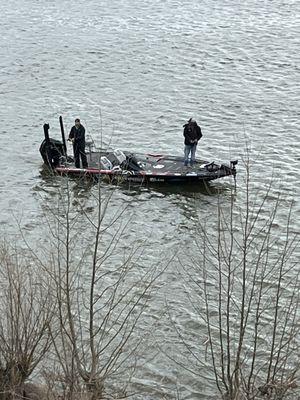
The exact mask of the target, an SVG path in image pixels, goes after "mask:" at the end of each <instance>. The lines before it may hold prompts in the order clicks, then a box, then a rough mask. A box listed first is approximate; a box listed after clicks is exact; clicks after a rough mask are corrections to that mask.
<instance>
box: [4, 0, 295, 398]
mask: <svg viewBox="0 0 300 400" xmlns="http://www.w3.org/2000/svg"><path fill="white" fill-rule="evenodd" d="M0 13H1V16H2V22H1V25H0V36H1V46H0V72H1V74H0V94H1V96H0V109H1V110H2V114H1V115H2V124H1V132H0V135H1V136H0V138H1V158H0V165H1V174H2V179H1V182H0V194H1V198H0V209H1V212H0V223H1V231H2V232H1V233H2V234H5V235H9V237H11V238H14V237H15V236H16V235H17V234H18V231H19V230H18V229H19V228H18V227H17V225H18V223H17V222H19V223H20V225H21V227H22V228H24V229H25V230H26V232H27V233H28V237H29V238H30V239H31V240H32V241H33V242H34V241H37V242H39V241H40V240H41V236H42V235H43V234H44V228H42V227H41V225H40V223H41V218H42V215H43V214H44V212H45V203H47V205H54V204H55V202H56V197H55V193H56V191H57V188H58V187H59V185H60V181H59V182H58V181H57V180H56V179H52V178H50V179H49V178H48V179H47V178H45V177H44V176H43V175H42V174H41V170H42V162H41V158H40V155H39V152H38V148H39V144H40V142H41V140H42V136H43V132H42V125H43V123H44V122H49V123H50V126H51V136H53V137H57V138H59V124H58V116H59V115H62V116H63V117H64V121H65V125H66V129H67V130H69V129H70V127H71V125H72V123H73V120H74V118H75V117H78V116H79V117H80V118H81V120H82V123H83V124H84V125H85V127H86V129H87V132H88V134H89V135H91V136H92V138H93V139H94V140H95V141H96V142H97V143H101V142H104V143H105V144H110V145H111V146H112V147H118V148H124V149H132V150H138V151H153V150H154V151H162V152H165V153H167V152H169V153H173V154H177V155H180V154H182V152H183V140H182V139H183V137H182V125H183V124H184V123H185V121H186V120H187V119H188V118H189V117H191V116H193V117H194V118H196V119H197V121H198V123H199V124H200V125H201V127H202V132H203V139H202V140H201V142H200V144H199V146H198V150H197V152H198V155H199V156H201V157H204V158H207V159H209V160H216V161H218V160H224V161H228V160H230V159H239V160H240V164H239V170H238V177H237V194H236V201H237V202H239V201H241V199H243V196H244V181H243V177H244V172H245V170H244V167H243V165H242V163H241V160H242V158H243V156H244V155H245V149H246V148H249V149H250V159H251V162H252V164H253V169H252V176H253V178H252V179H253V183H254V186H255V187H256V188H258V187H265V186H266V184H267V182H268V181H269V180H270V179H271V178H272V177H273V178H274V179H275V180H276V181H277V182H280V184H281V186H280V187H281V189H280V190H281V191H282V194H283V195H286V196H287V197H288V198H290V199H291V198H294V200H295V205H294V212H295V218H293V229H294V231H296V232H298V231H299V215H300V202H299V195H300V191H299V182H300V170H299V164H300V144H299V143H300V142H299V109H300V101H299V93H300V87H299V82H300V70H299V68H300V56H299V54H300V51H299V34H300V26H299V24H300V20H299V15H300V3H299V1H293V0H290V1H285V0H275V1H258V0H250V1H247V2H236V1H233V0H225V1H220V0H217V1H210V0H204V1H196V0H190V1H187V0H183V1H179V0H165V1H161V0H153V1H136V0H118V1H117V0H111V1H106V0H104V1H101V2H99V1H95V0H86V1H82V0H78V1H76V2H75V1H68V0H60V1H58V0H56V1H55V0H53V1H51V0H47V1H43V2H41V1H34V0H16V1H15V2H14V4H13V5H12V4H10V3H9V2H4V1H2V2H1V3H0ZM232 186H233V183H232V181H231V180H228V181H223V182H221V183H214V184H212V185H210V186H209V188H208V189H207V188H204V187H203V188H200V189H197V190H196V189H193V188H176V187H164V188H160V187H154V188H151V189H149V188H144V189H140V188H127V187H120V188H118V187H115V190H114V195H113V198H112V204H113V207H118V206H120V205H124V204H128V206H129V208H130V212H131V213H132V215H133V217H132V218H133V220H132V224H131V227H130V232H129V233H128V235H129V237H132V238H135V237H138V236H142V237H143V238H148V243H149V249H148V250H147V251H148V253H147V259H146V260H145V261H144V262H145V265H150V264H151V265H152V264H155V263H158V262H159V260H160V259H161V258H162V255H163V258H168V257H170V256H171V255H172V254H173V253H174V249H175V248H176V249H181V248H189V246H190V242H191V236H192V235H194V232H195V225H196V221H197V218H198V215H199V214H200V215H202V216H203V215H206V216H207V217H208V219H209V216H210V215H213V214H214V213H215V210H216V206H217V204H218V196H217V192H219V189H220V193H221V199H222V202H223V204H224V205H225V206H226V205H228V206H229V204H230V200H229V192H230V189H231V188H232ZM93 190H94V189H93V188H87V187H77V185H76V184H75V183H74V187H73V196H74V199H77V201H78V202H81V201H82V202H83V204H85V203H86V204H89V207H90V211H91V212H93V209H94V204H93V198H92V195H91V193H93ZM109 190H111V189H108V188H104V191H109ZM195 205H196V210H197V211H196V210H195ZM264 207H265V211H266V213H267V212H268V202H266V204H265V206H264ZM287 212H288V211H287V209H281V210H280V213H279V217H278V221H277V223H278V226H279V227H280V226H281V225H283V224H284V221H285V217H286V214H287ZM208 229H210V230H211V232H213V229H214V225H213V223H212V224H211V226H209V227H208ZM124 246H125V247H126V241H125V242H124ZM166 299H168V301H169V302H170V304H172V305H174V309H177V310H178V319H179V321H180V324H181V326H185V327H186V330H188V332H189V333H190V334H191V335H193V334H194V332H195V331H196V330H197V329H199V327H198V325H197V324H198V322H197V318H196V316H195V315H193V312H194V311H193V310H191V309H188V307H187V305H186V302H185V301H186V300H185V299H186V289H185V288H184V285H183V283H182V282H180V281H178V280H176V273H175V271H174V270H168V272H166V274H165V277H164V278H163V280H162V282H161V283H160V287H159V288H158V290H157V294H156V296H154V297H153V299H152V300H151V306H150V309H149V315H151V316H152V317H153V318H154V319H157V318H158V316H159V315H160V313H161V312H162V308H163V306H164V303H165V300H166ZM169 329H170V327H166V326H164V325H163V324H161V325H159V324H158V326H157V331H156V340H158V341H159V342H160V343H161V346H162V347H163V348H164V351H166V352H167V349H169V348H170V346H171V347H172V346H173V345H174V346H175V348H176V340H175V337H176V335H174V334H170V332H169ZM200 330H201V328H200ZM175 351H176V350H175ZM148 352H149V353H150V354H154V353H153V349H152V350H151V349H150V350H149V349H148ZM162 354H163V352H162V353H160V355H155V357H154V358H153V359H151V361H148V362H145V364H144V367H143V372H144V373H143V374H142V378H140V381H139V382H137V387H138V389H139V391H140V392H141V393H143V394H142V395H141V396H144V397H141V398H147V396H149V398H154V397H155V398H167V397H163V396H169V398H174V397H175V396H176V390H177V389H178V388H180V393H181V398H185V399H195V398H205V396H207V397H209V395H211V393H213V392H210V389H207V384H206V377H205V376H202V377H201V378H199V377H197V379H195V377H193V376H192V375H190V374H189V373H188V372H187V371H186V370H181V369H180V367H179V366H178V365H177V366H176V365H175V366H174V365H173V364H172V363H171V361H170V360H169V359H168V358H167V357H164V356H162ZM148 356H149V354H148V353H147V351H146V350H145V355H144V357H145V359H147V357H148ZM176 388H177V389H176Z"/></svg>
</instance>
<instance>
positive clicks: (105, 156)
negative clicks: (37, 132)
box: [40, 117, 237, 183]
mask: <svg viewBox="0 0 300 400" xmlns="http://www.w3.org/2000/svg"><path fill="white" fill-rule="evenodd" d="M60 126H61V134H62V141H59V140H56V139H52V138H50V137H49V124H44V135H45V139H44V140H43V142H42V144H41V146H40V153H41V156H42V158H43V160H44V163H45V164H46V165H47V166H48V167H49V168H51V170H53V171H54V172H56V173H58V174H61V175H73V176H89V177H93V178H96V179H97V178H99V177H107V178H108V180H110V181H112V180H113V181H117V182H123V181H129V182H137V183H149V182H150V183H151V182H170V183H172V182H174V183H197V182H199V183H200V182H204V181H211V180H214V179H219V178H223V177H225V176H230V175H231V176H233V177H235V175H236V164H237V160H235V161H230V162H229V163H228V164H223V163H222V164H219V163H215V162H214V161H204V160H199V159H197V160H196V162H195V163H194V164H193V166H188V167H187V166H184V164H183V159H182V157H178V156H172V155H164V154H156V153H147V154H139V153H132V152H130V151H126V150H120V149H115V150H103V149H96V148H95V147H94V146H93V142H86V148H88V151H87V152H86V153H87V160H88V167H87V168H76V167H75V164H74V159H73V158H72V157H70V156H68V155H67V146H66V141H65V135H64V128H63V123H62V118H61V117H60Z"/></svg>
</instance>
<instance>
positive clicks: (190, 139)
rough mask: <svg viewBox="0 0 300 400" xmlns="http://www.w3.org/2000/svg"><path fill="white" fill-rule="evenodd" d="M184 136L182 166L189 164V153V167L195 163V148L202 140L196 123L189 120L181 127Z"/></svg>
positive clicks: (191, 119)
mask: <svg viewBox="0 0 300 400" xmlns="http://www.w3.org/2000/svg"><path fill="white" fill-rule="evenodd" d="M183 127H184V130H183V136H184V165H185V166H187V165H188V162H189V154H190V153H191V166H192V165H193V164H194V162H195V161H196V158H195V157H196V148H197V144H198V141H199V140H200V139H201V138H202V132H201V128H200V126H198V124H197V122H196V121H195V120H194V119H193V118H190V119H189V120H188V122H187V124H184V125H183Z"/></svg>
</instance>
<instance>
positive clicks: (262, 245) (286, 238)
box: [168, 160, 300, 400]
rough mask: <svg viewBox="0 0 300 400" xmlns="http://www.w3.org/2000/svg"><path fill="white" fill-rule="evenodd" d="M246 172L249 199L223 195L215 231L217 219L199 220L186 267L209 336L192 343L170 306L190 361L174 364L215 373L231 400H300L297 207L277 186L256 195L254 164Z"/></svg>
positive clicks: (183, 267)
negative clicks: (294, 226) (294, 209)
mask: <svg viewBox="0 0 300 400" xmlns="http://www.w3.org/2000/svg"><path fill="white" fill-rule="evenodd" d="M244 165H245V176H246V179H245V185H244V188H245V192H244V198H243V200H241V198H239V199H238V200H237V199H236V194H235V192H234V191H233V192H232V193H231V195H230V196H229V201H224V196H220V197H219V201H218V204H217V207H216V212H215V220H214V221H215V225H214V228H212V218H213V215H210V218H211V219H210V221H209V222H208V221H207V220H206V218H205V217H203V216H201V215H200V217H199V221H198V227H197V234H196V235H195V241H194V243H193V246H194V247H193V249H192V250H191V249H190V250H191V252H190V251H188V252H187V254H185V255H184V256H183V257H181V258H180V260H179V261H180V265H181V276H182V279H183V281H184V282H185V285H186V287H187V288H188V292H189V293H190V295H189V300H190V307H191V309H192V310H193V312H194V313H195V314H196V315H197V316H198V319H199V323H200V324H201V326H202V328H203V329H202V330H201V331H199V332H198V339H197V340H196V342H192V341H191V340H190V338H188V337H187V334H186V332H184V330H183V329H182V327H181V326H179V325H178V324H177V323H176V318H174V310H171V309H170V307H168V312H169V316H170V320H171V321H172V324H173V327H174V329H175V330H176V332H177V334H178V335H179V336H180V338H181V343H182V345H184V349H185V354H186V357H187V358H186V360H183V359H182V358H175V357H172V358H173V360H174V361H175V362H176V363H177V364H178V365H180V366H181V367H182V368H185V369H186V370H188V371H189V372H190V373H192V374H195V376H198V377H199V376H202V377H203V374H204V371H207V370H208V368H210V369H211V371H212V374H211V376H212V377H214V382H215V385H216V387H217V388H218V391H219V392H220V394H221V397H222V398H224V399H228V400H239V399H247V400H250V399H258V398H264V399H274V400H275V399H276V400H279V399H286V398H293V399H296V398H298V396H299V388H298V391H297V387H298V383H297V377H298V375H297V374H298V372H299V333H300V331H299V327H300V325H299V322H300V321H299V308H298V306H299V259H297V256H299V253H297V251H298V246H299V234H298V233H297V232H296V231H295V230H293V229H292V225H293V207H292V206H293V202H292V201H288V200H287V199H286V198H284V197H283V196H282V195H281V191H280V190H276V188H275V183H274V182H273V183H272V182H271V183H270V184H269V186H268V187H264V189H263V191H262V190H261V189H257V188H255V185H254V184H253V182H252V180H251V175H250V170H251V168H250V163H249V160H246V161H245V164H244ZM283 208H284V209H285V210H286V223H285V228H282V213H280V211H282V210H283ZM279 213H280V221H281V223H280V224H279V223H278V218H279ZM187 260H191V262H188V261H187ZM205 331H206V333H205ZM187 359H188V360H189V361H188V362H187ZM297 393H298V394H297ZM289 396H290V397H289Z"/></svg>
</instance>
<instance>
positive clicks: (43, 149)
mask: <svg viewBox="0 0 300 400" xmlns="http://www.w3.org/2000/svg"><path fill="white" fill-rule="evenodd" d="M59 124H60V131H61V138H62V141H59V140H56V139H52V138H50V136H49V129H50V125H49V124H44V125H43V128H44V136H45V139H44V141H43V142H42V144H41V146H40V153H41V156H42V158H43V160H44V163H45V164H46V165H47V166H48V167H50V168H52V169H53V168H56V167H58V166H59V165H61V164H64V163H65V162H73V158H72V157H69V156H68V154H67V145H66V138H65V130H64V125H63V120H62V117H61V116H60V117H59Z"/></svg>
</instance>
